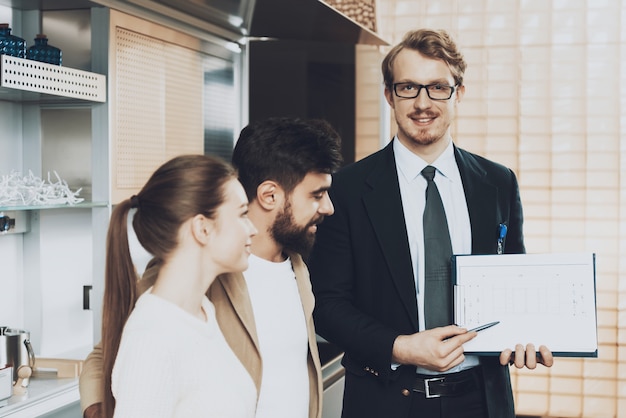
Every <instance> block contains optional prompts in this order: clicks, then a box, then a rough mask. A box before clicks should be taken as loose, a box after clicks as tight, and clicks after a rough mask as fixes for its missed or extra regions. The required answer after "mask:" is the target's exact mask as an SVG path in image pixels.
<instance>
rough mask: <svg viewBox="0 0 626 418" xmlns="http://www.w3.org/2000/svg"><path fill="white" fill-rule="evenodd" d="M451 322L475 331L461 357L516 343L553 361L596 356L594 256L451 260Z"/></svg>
mask: <svg viewBox="0 0 626 418" xmlns="http://www.w3.org/2000/svg"><path fill="white" fill-rule="evenodd" d="M452 280H453V283H454V317H455V323H456V324H458V325H459V326H462V327H464V328H468V329H471V328H474V327H476V326H479V325H483V324H486V323H489V322H493V321H499V324H497V325H495V326H492V327H490V328H488V329H485V330H483V331H480V332H479V333H478V336H477V337H476V338H474V339H473V340H471V341H469V342H467V343H465V344H464V348H465V352H466V353H475V354H480V355H499V354H500V352H502V351H503V350H504V349H506V348H510V349H512V350H515V345H516V344H524V345H526V344H528V343H532V344H534V345H535V347H536V349H537V350H538V349H539V346H540V345H545V346H546V347H548V349H550V350H551V351H552V353H553V355H555V356H564V357H597V355H598V337H597V335H598V334H597V314H596V285H595V254H593V253H567V254H500V255H455V256H453V258H452Z"/></svg>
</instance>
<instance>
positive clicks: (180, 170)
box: [102, 155, 236, 417]
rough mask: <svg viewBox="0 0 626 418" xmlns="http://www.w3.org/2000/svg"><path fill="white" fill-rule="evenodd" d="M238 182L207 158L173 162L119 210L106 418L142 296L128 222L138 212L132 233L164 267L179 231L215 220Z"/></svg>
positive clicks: (106, 325)
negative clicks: (114, 375)
mask: <svg viewBox="0 0 626 418" xmlns="http://www.w3.org/2000/svg"><path fill="white" fill-rule="evenodd" d="M235 178H236V172H235V170H234V169H233V167H232V166H230V165H229V164H228V163H226V162H224V161H222V160H219V159H217V158H214V157H209V156H204V155H183V156H179V157H175V158H173V159H171V160H169V161H168V162H166V163H165V164H163V165H162V166H161V167H159V168H158V169H157V170H156V171H155V172H154V174H152V176H151V177H150V179H149V180H148V182H147V183H146V185H145V186H144V187H143V188H142V189H141V191H140V192H139V193H138V194H137V195H136V196H132V197H131V198H130V199H126V200H124V201H122V202H120V203H119V204H118V205H116V206H115V209H114V210H113V213H112V215H111V220H110V223H109V230H108V234H107V255H106V270H105V290H104V304H103V308H102V311H103V315H102V355H103V363H104V367H103V372H104V383H105V384H104V391H105V393H104V404H103V407H104V416H105V417H110V416H112V415H113V409H114V406H115V400H114V399H113V395H112V393H111V372H112V370H113V364H114V363H115V357H116V356H117V350H118V348H119V344H120V339H121V336H122V329H123V327H124V324H125V323H126V320H127V319H128V317H129V315H130V313H131V312H132V310H133V308H134V307H135V302H136V300H137V297H138V296H139V295H138V294H137V291H136V286H137V279H138V277H137V273H136V270H135V267H134V265H133V262H132V259H131V255H130V250H129V245H128V230H127V218H128V213H129V211H130V209H131V208H136V209H137V210H136V212H135V215H134V216H133V229H134V230H135V234H136V235H137V239H138V240H139V242H140V243H141V245H142V246H143V247H144V248H145V249H146V250H147V251H148V252H149V253H150V254H152V255H153V256H154V258H155V259H156V260H157V262H163V261H164V260H165V259H166V258H167V256H168V255H169V254H170V253H171V252H172V251H173V250H174V249H175V248H176V246H177V245H178V240H177V237H178V230H179V229H180V227H181V225H182V224H183V223H184V222H185V221H187V220H188V219H190V218H192V217H194V216H195V215H198V214H203V215H205V216H206V217H208V218H213V217H214V216H215V213H216V210H217V208H218V207H219V206H220V205H221V204H222V203H223V202H224V199H225V185H226V183H227V182H228V181H229V180H231V179H235Z"/></svg>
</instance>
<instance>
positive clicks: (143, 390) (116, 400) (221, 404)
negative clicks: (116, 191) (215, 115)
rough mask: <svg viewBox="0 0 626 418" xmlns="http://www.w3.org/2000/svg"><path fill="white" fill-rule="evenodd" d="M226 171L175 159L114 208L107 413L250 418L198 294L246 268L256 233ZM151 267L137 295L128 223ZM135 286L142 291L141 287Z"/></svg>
mask: <svg viewBox="0 0 626 418" xmlns="http://www.w3.org/2000/svg"><path fill="white" fill-rule="evenodd" d="M247 212H248V200H247V198H246V194H245V192H244V189H243V187H242V186H241V184H240V183H239V181H238V180H237V177H236V173H235V171H234V169H233V168H232V167H231V166H230V165H228V164H227V163H225V162H222V161H221V160H218V159H215V158H212V157H208V156H203V155H185V156H179V157H176V158H173V159H172V160H170V161H168V162H166V163H165V164H163V165H162V166H161V167H159V168H158V169H157V170H156V171H155V172H154V174H153V175H152V176H151V177H150V179H149V180H148V182H147V183H146V185H145V186H144V187H143V188H142V189H141V191H140V192H139V193H138V194H137V195H134V196H132V197H131V198H130V199H127V200H125V201H123V202H120V203H119V204H118V205H117V206H116V207H115V209H114V210H113V214H112V216H111V220H110V225H109V231H108V236H107V256H106V273H105V291H104V306H103V320H102V348H103V362H104V379H105V384H104V391H105V393H104V403H103V412H104V416H105V417H111V416H115V417H151V418H154V417H220V418H224V417H233V418H239V417H241V418H248V417H254V413H255V407H256V397H257V394H256V389H255V385H254V383H253V381H252V378H251V377H250V375H249V374H248V373H247V372H246V370H245V369H244V367H243V366H242V364H241V363H240V361H239V360H238V359H237V357H236V356H235V355H234V353H233V352H232V351H231V349H230V348H229V346H228V345H227V343H226V341H225V340H224V336H223V335H222V333H221V331H220V328H219V326H218V324H217V322H216V319H215V310H214V308H213V305H212V304H211V302H210V301H209V300H208V299H207V297H206V292H207V290H208V288H209V286H210V285H211V283H212V282H213V280H214V279H215V278H216V277H217V276H218V275H220V274H222V273H227V272H241V271H244V270H245V269H246V268H247V266H248V255H249V254H250V244H251V238H252V237H253V236H254V235H255V234H256V232H257V231H256V229H255V228H254V225H253V224H252V223H251V221H250V220H249V219H248V215H247ZM129 215H130V216H132V226H133V229H134V232H135V234H136V236H137V239H138V240H139V243H140V244H141V245H142V246H143V247H144V248H145V249H146V250H147V251H148V252H149V253H150V254H151V255H152V256H153V257H154V258H153V262H156V263H158V264H159V266H160V268H159V270H158V271H159V272H158V275H157V277H156V280H155V281H154V283H153V284H152V283H150V284H149V286H150V287H149V289H148V290H147V291H146V292H145V293H143V294H141V292H139V291H137V288H138V275H137V273H136V270H135V267H134V265H133V262H132V259H131V254H130V249H129V244H128V231H127V218H128V216H129ZM140 287H141V286H140Z"/></svg>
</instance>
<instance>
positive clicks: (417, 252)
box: [309, 30, 553, 418]
mask: <svg viewBox="0 0 626 418" xmlns="http://www.w3.org/2000/svg"><path fill="white" fill-rule="evenodd" d="M465 67H466V64H465V61H464V59H463V56H462V54H461V53H460V52H459V51H458V49H457V47H456V45H455V43H454V41H453V40H452V39H451V38H450V37H449V35H448V34H447V33H446V32H444V31H433V30H418V31H413V32H409V33H408V34H407V35H406V36H405V38H404V39H403V41H402V42H401V43H400V44H399V45H397V46H396V47H394V48H393V49H392V50H391V51H390V52H389V54H388V55H387V56H386V58H385V60H384V61H383V64H382V70H383V77H384V81H385V97H386V99H387V102H388V103H389V105H390V106H391V107H392V109H393V110H394V113H395V119H396V122H397V126H398V131H397V135H396V136H395V137H394V139H393V140H392V141H391V143H390V144H389V145H388V146H386V147H385V148H384V149H382V150H380V151H378V152H376V153H374V154H373V155H371V156H369V157H367V158H365V159H363V160H361V161H359V162H357V163H355V164H352V165H350V166H348V167H345V168H344V169H343V170H341V171H340V172H338V173H337V174H336V175H335V176H334V177H333V185H332V188H331V192H330V194H331V196H332V200H333V202H334V204H335V214H334V216H332V217H330V218H329V219H327V220H326V221H325V222H324V223H323V224H321V225H320V226H319V230H318V233H317V241H316V244H315V247H314V250H313V253H312V255H311V258H310V262H309V267H310V273H311V279H312V282H313V291H314V293H315V296H316V308H315V313H314V318H315V325H316V329H317V332H318V334H320V335H322V336H323V337H325V338H326V339H327V340H329V341H330V342H334V343H336V344H337V345H339V346H340V347H342V348H343V349H344V350H345V356H344V359H343V365H344V367H345V369H346V381H345V391H344V404H343V413H342V417H343V418H369V417H371V418H409V417H438V418H443V417H447V418H461V417H468V418H469V417H471V418H479V417H480V418H483V417H492V418H512V417H514V416H515V412H514V405H513V395H512V389H511V383H510V376H509V370H508V365H509V364H515V366H516V367H518V368H522V367H528V368H531V369H532V368H535V367H536V365H537V362H539V363H542V364H544V365H546V366H551V365H552V362H553V358H552V353H551V352H550V351H549V350H548V349H547V348H546V347H544V346H541V347H540V348H539V352H540V354H541V355H540V356H536V354H535V353H536V351H535V347H534V346H532V345H530V344H529V345H528V346H523V345H521V344H518V345H517V347H515V352H512V350H506V351H504V352H502V353H501V355H500V358H497V357H477V356H471V355H464V353H463V344H464V343H465V342H467V341H469V340H470V339H472V338H474V337H475V336H476V333H475V332H468V331H467V330H465V329H463V328H460V327H457V326H456V325H446V326H437V327H435V328H429V327H427V326H426V322H427V319H428V318H425V317H426V316H427V315H425V313H424V301H425V299H427V297H426V298H425V296H424V293H425V292H424V282H425V278H424V276H425V273H424V264H425V263H424V261H422V260H424V253H425V252H428V251H429V249H430V248H431V247H430V246H425V245H424V225H423V224H422V213H423V212H424V207H425V201H426V198H425V190H426V184H427V182H426V179H425V178H424V176H423V175H422V173H421V170H422V169H423V168H424V167H426V166H433V167H435V169H436V172H435V180H434V181H435V184H436V185H437V188H438V189H439V193H440V195H441V200H442V202H443V206H444V208H445V216H446V219H447V225H448V229H449V231H450V232H449V235H450V241H451V246H452V250H453V253H454V254H470V253H471V254H495V253H496V252H497V251H498V248H497V247H498V233H499V226H500V225H501V224H504V225H506V226H507V227H508V234H507V235H506V240H505V241H504V242H502V243H501V244H503V248H502V249H503V252H505V253H523V252H524V251H525V248H524V240H523V234H522V222H523V216H522V206H521V201H520V196H519V188H518V184H517V179H516V177H515V174H514V173H513V172H512V171H511V170H510V169H508V168H506V167H504V166H502V165H500V164H497V163H495V162H492V161H489V160H486V159H485V158H482V157H480V156H477V155H474V154H471V153H469V152H467V151H464V150H462V149H460V148H457V147H456V146H455V145H454V144H453V141H452V137H451V135H450V123H451V121H452V120H453V119H454V117H455V114H456V107H457V104H458V103H459V102H460V101H461V99H462V98H463V94H464V93H465V86H464V85H463V73H464V71H465ZM442 303H443V301H442ZM429 315H431V314H429ZM451 323H452V321H451V320H450V322H446V324H451Z"/></svg>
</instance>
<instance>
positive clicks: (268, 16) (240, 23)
mask: <svg viewBox="0 0 626 418" xmlns="http://www.w3.org/2000/svg"><path fill="white" fill-rule="evenodd" d="M94 1H96V2H98V3H101V4H105V5H106V4H107V3H108V4H109V5H114V4H115V3H126V4H132V5H133V6H136V7H140V8H142V9H144V10H148V11H150V12H152V13H154V12H157V13H158V14H161V15H163V16H168V17H169V18H174V19H177V20H179V21H184V22H185V23H186V24H189V25H192V26H195V27H196V28H198V29H202V30H206V25H207V24H209V25H211V26H213V27H214V28H217V29H218V30H213V31H212V32H214V33H215V34H217V35H220V36H222V37H229V34H230V40H236V39H235V38H239V39H241V38H263V39H265V38H269V39H280V40H298V41H314V42H315V41H320V42H338V43H348V44H371V45H387V42H385V41H384V40H383V39H382V38H380V37H379V36H378V35H377V34H376V33H375V32H373V31H371V30H369V29H368V28H366V27H365V26H363V25H360V24H359V23H357V22H356V21H354V20H352V19H350V18H349V17H347V16H346V15H344V14H343V13H341V12H339V11H338V10H337V9H335V8H333V7H331V6H330V5H328V4H326V3H324V2H323V1H321V0H122V1H119V0H118V1H111V0H108V1H107V0H94Z"/></svg>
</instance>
